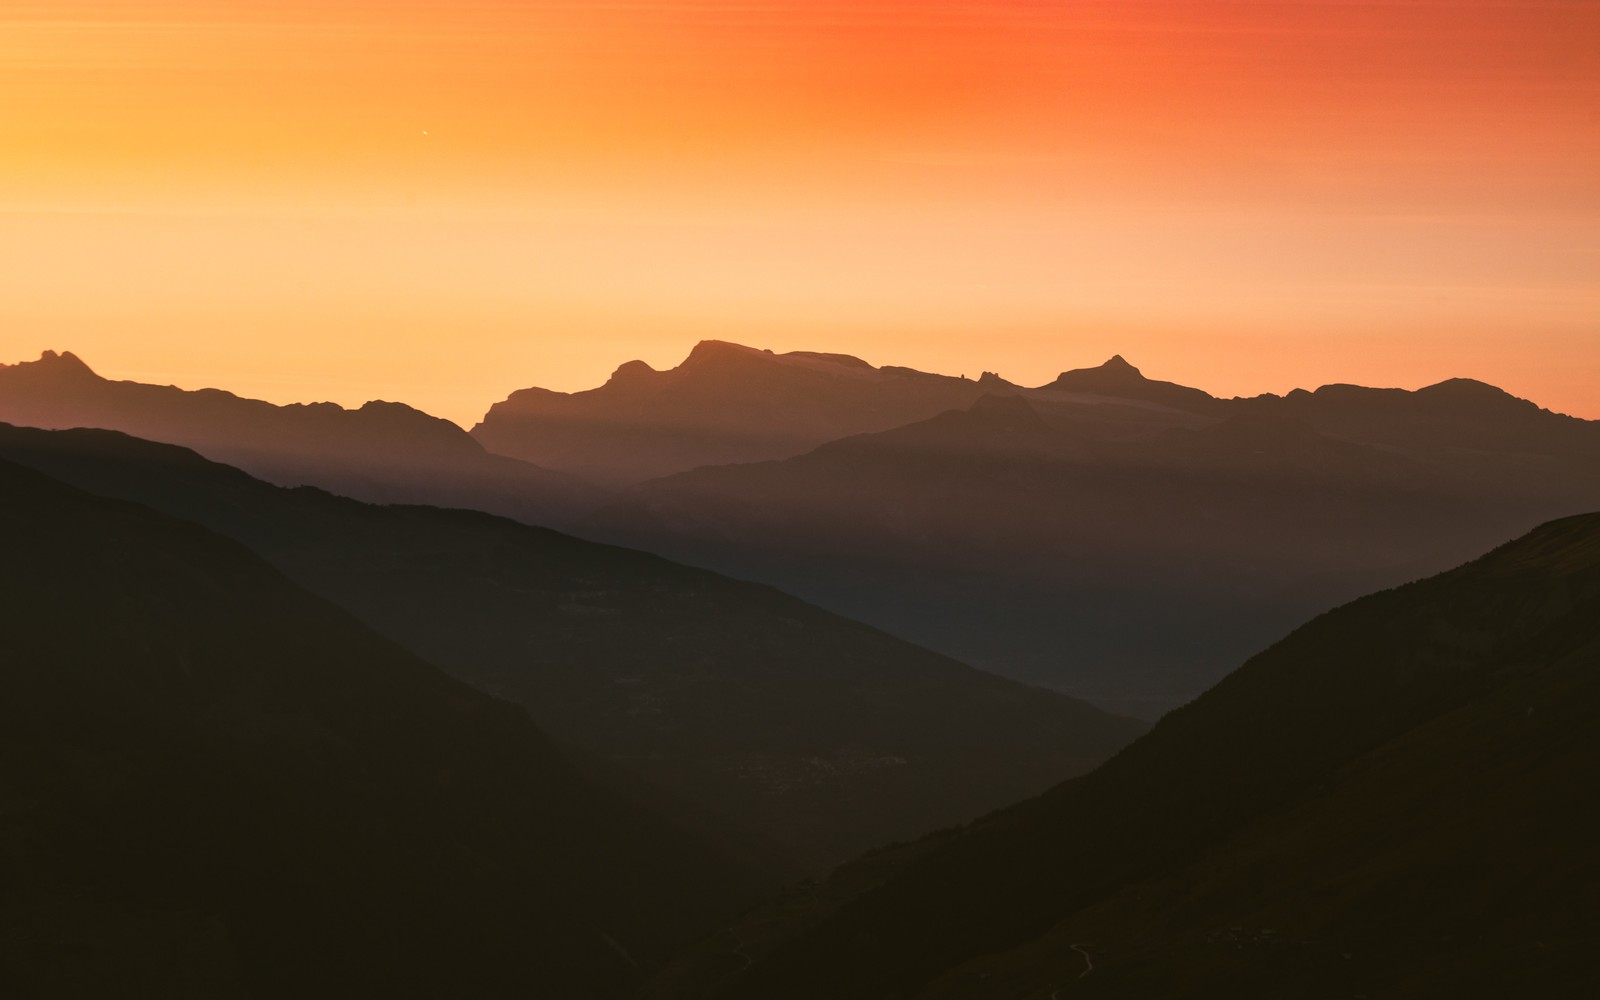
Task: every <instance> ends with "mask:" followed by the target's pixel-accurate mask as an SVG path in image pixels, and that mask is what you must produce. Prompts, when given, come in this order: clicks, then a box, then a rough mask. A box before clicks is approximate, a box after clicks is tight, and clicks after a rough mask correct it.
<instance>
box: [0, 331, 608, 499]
mask: <svg viewBox="0 0 1600 1000" xmlns="http://www.w3.org/2000/svg"><path fill="white" fill-rule="evenodd" d="M0 420H5V421H8V422H11V423H15V424H19V425H26V426H36V427H43V428H56V429H59V428H68V427H102V428H106V429H109V430H119V431H125V432H127V433H130V434H136V435H138V436H141V437H145V438H149V439H152V440H158V441H166V442H170V443H173V444H180V445H184V446H185V447H191V448H194V449H195V450H197V451H199V452H201V453H202V454H204V455H207V456H208V457H211V458H214V459H217V460H219V461H226V462H230V463H233V464H236V465H238V466H240V467H241V468H244V469H246V470H248V471H249V472H251V473H253V474H255V475H258V476H260V477H262V478H264V479H268V480H270V481H272V482H276V483H279V484H281V485H286V486H298V485H315V486H319V487H322V488H325V489H329V490H332V491H334V492H337V493H342V494H346V495H349V496H353V497H357V498H360V499H364V500H370V501H376V502H384V503H393V502H409V503H435V504H449V505H456V506H472V507H480V508H483V509H486V510H491V511H494V512H496V513H501V514H505V515H507V516H511V517H516V518H519V519H521V520H526V521H531V522H536V523H553V524H559V525H565V524H570V523H572V522H573V521H575V520H576V519H577V518H578V517H579V516H580V515H581V514H582V513H585V512H587V510H588V509H589V508H591V507H592V506H593V505H594V504H595V503H596V502H597V500H598V497H599V492H598V491H596V490H594V489H593V488H592V487H590V486H588V485H587V484H584V483H581V482H579V481H578V480H575V479H573V478H572V477H570V476H566V475H562V474H559V473H555V472H551V471H549V470H546V469H541V468H538V467H536V466H532V465H530V464H528V463H525V462H519V461H516V460H514V459H509V458H506V457H504V456H499V455H491V454H489V453H488V452H487V451H485V450H484V448H483V446H482V445H481V444H479V443H478V442H477V441H476V440H475V439H474V438H473V437H472V436H471V435H469V434H467V433H466V432H465V431H463V430H462V429H461V428H460V427H457V426H456V425H455V424H453V423H451V422H450V421H448V420H443V419H441V418H439V417H435V416H432V415H431V414H427V413H424V412H422V411H421V410H418V409H416V408H414V407H411V406H409V405H407V404H405V403H398V402H388V401H383V400H372V401H369V402H367V403H366V404H365V405H363V406H361V407H359V408H357V409H346V408H345V407H343V406H340V405H338V404H336V403H326V402H321V403H291V404H289V405H286V406H278V405H274V404H272V403H268V402H265V401H263V400H258V399H248V398H244V397H240V396H237V395H235V394H233V393H231V392H227V391H225V390H221V389H200V390H194V391H187V390H183V389H179V388H177V387H176V386H157V385H148V384H144V383H140V382H131V381H120V382H117V381H111V380H109V379H106V378H103V377H102V376H100V375H98V374H96V373H95V372H94V371H93V370H92V369H90V367H89V366H88V365H87V364H85V363H84V362H83V361H82V360H81V359H79V358H78V357H77V356H76V355H74V354H72V353H71V352H66V351H63V352H61V353H57V352H55V351H46V352H44V354H43V355H41V357H40V359H39V360H38V361H32V362H22V363H19V364H15V365H0Z"/></svg>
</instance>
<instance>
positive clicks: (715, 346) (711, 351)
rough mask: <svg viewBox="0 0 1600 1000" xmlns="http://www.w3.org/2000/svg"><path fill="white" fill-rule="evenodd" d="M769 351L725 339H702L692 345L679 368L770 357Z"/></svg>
mask: <svg viewBox="0 0 1600 1000" xmlns="http://www.w3.org/2000/svg"><path fill="white" fill-rule="evenodd" d="M771 356H772V352H771V351H762V350H757V349H756V348H754V347H745V346H744V345H743V344H735V343H732V342H731V341H727V340H702V341H700V343H698V344H696V345H694V350H692V351H690V352H689V356H688V357H687V358H685V359H684V361H683V364H681V365H679V366H678V367H680V368H689V367H698V366H701V365H708V364H726V363H728V362H730V361H733V362H737V361H744V360H748V359H750V358H757V357H771Z"/></svg>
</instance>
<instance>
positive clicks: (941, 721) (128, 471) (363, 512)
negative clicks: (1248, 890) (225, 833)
mask: <svg viewBox="0 0 1600 1000" xmlns="http://www.w3.org/2000/svg"><path fill="white" fill-rule="evenodd" d="M0 456H4V457H7V458H10V459H12V460H14V461H17V462H22V463H25V464H28V465H30V466H33V467H35V468H38V469H41V470H43V471H45V472H47V473H48V474H50V475H52V476H56V477H58V478H61V479H63V480H66V481H69V482H72V483H73V484H75V485H77V486H80V487H82V488H84V489H88V490H91V491H93V492H96V493H103V494H107V495H114V496H119V497H123V498H128V499H134V500H137V501H139V502H142V503H147V504H149V505H151V506H154V507H157V508H159V509H162V510H164V511H167V512H169V513H172V514H175V515H177V516H180V517H184V518H186V519H190V520H194V521H197V522H200V523H202V524H205V525H207V526H209V527H211V528H213V529H214V530H217V531H219V532H222V533H224V534H227V535H230V536H232V537H234V538H236V539H238V540H240V541H243V542H244V543H245V544H247V545H249V546H251V547H252V548H254V549H256V550H257V551H258V552H259V553H261V554H262V555H264V556H265V557H266V558H268V559H269V560H270V561H272V562H273V563H274V564H275V565H277V566H278V567H279V568H280V569H282V570H283V571H284V572H285V573H287V574H289V575H290V576H291V577H292V578H293V579H295V580H296V581H297V582H299V583H301V584H302V585H304V586H306V587H308V588H309V589H311V590H313V591H314V592H316V593H318V594H320V595H322V596H324V597H327V598H329V599H332V600H334V601H336V602H338V603H339V604H341V605H343V606H344V607H346V608H348V609H350V610H351V611H353V612H354V613H355V614H356V615H357V616H359V617H360V618H361V619H362V620H364V621H365V622H366V623H367V624H369V625H371V626H372V627H374V628H376V629H378V630H379V631H380V632H382V633H384V634H386V635H388V636H390V637H392V638H394V639H395V640H397V641H400V642H402V643H404V644H406V645H407V646H409V647H410V648H411V649H412V650H413V651H415V652H417V653H419V654H421V655H423V656H424V657H425V658H427V659H429V660H430V661H431V662H434V663H437V664H438V665H440V666H441V667H443V668H444V669H445V670H447V671H449V672H450V673H452V674H454V675H455V676H457V677H460V678H462V679H464V680H467V681H468V682H470V683H472V684H474V685H476V686H478V687H480V688H482V689H485V690H488V691H491V692H493V693H495V694H498V695H501V696H503V697H506V698H509V699H512V700H515V701H517V702H519V703H521V704H523V705H525V706H526V707H527V708H528V710H529V711H530V712H531V713H532V714H533V716H534V719H535V720H536V721H537V722H538V723H539V724H540V725H541V726H542V727H544V728H545V729H546V730H547V731H548V732H550V733H551V734H552V735H553V736H555V737H556V738H558V739H560V740H562V741H564V742H567V743H570V744H572V745H575V746H577V747H580V748H582V749H584V750H587V751H590V752H592V753H595V754H598V755H600V756H602V757H604V758H606V759H608V760H610V761H612V762H614V763H615V764H616V765H618V766H621V767H624V768H626V769H628V770H629V771H631V772H632V773H634V774H637V775H640V776H642V777H644V778H646V779H648V780H649V781H651V782H652V783H654V784H656V785H657V786H659V787H662V788H665V789H667V790H669V791H670V792H671V793H673V794H674V795H677V796H679V797H681V798H684V799H688V800H690V801H692V802H694V803H698V804H699V806H700V807H701V809H702V810H705V811H709V812H710V813H712V814H714V815H721V816H722V817H723V818H724V819H726V820H728V821H730V822H732V823H733V824H734V825H736V826H739V827H741V828H744V829H747V830H753V831H756V832H758V833H759V834H760V835H761V836H762V837H764V838H766V839H767V840H770V841H772V842H775V843H777V844H779V845H781V846H782V848H783V849H784V850H785V851H786V852H787V854H788V855H789V857H791V858H792V859H795V860H798V861H799V862H801V863H803V864H806V865H809V866H811V867H814V868H821V867H825V866H827V865H830V864H833V863H836V862H838V861H840V860H843V859H844V858H847V857H849V856H851V855H853V854H855V853H858V852H860V851H861V850H864V849H866V848H867V847H870V846H871V845H873V844H875V843H879V842H882V841H886V840H890V839H895V838H904V837H910V836H915V835H918V834H921V833H923V832H925V831H927V830H929V829H934V828H936V827H940V826H945V825H949V824H951V823H956V822H961V821H964V820H966V819H969V818H971V817H972V816H975V815H978V814H980V813H983V812H985V811H987V810H990V809H993V808H996V807H998V806H1000V805H1003V804H1005V803H1007V802H1009V801H1014V800H1015V799H1017V798H1020V797H1023V796H1026V795H1030V794H1035V793H1037V792H1038V791H1040V790H1042V789H1044V788H1046V787H1048V786H1049V785H1051V784H1053V783H1055V782H1056V781H1059V780H1061V779H1062V778H1064V777H1067V776H1070V775H1073V774H1080V773H1083V772H1084V771H1086V770H1088V769H1089V768H1090V767H1092V766H1094V765H1095V764H1096V763H1098V762H1099V761H1101V760H1103V759H1104V758H1105V757H1106V756H1108V755H1109V754H1110V753H1112V752H1113V751H1115V750H1116V749H1117V748H1119V747H1121V746H1122V745H1123V744H1125V743H1126V742H1127V741H1128V740H1130V739H1132V738H1133V737H1134V736H1135V735H1137V733H1138V732H1139V731H1140V730H1141V728H1142V727H1140V726H1139V725H1138V724H1136V723H1133V722H1131V721H1129V720H1126V719H1120V718H1116V717H1113V716H1109V715H1106V714H1105V713H1102V712H1100V711H1098V710H1096V709H1094V708H1092V707H1090V706H1088V705H1085V704H1083V703H1081V702H1077V701H1074V700H1072V699H1070V698H1066V697H1064V696H1061V695H1057V694H1054V693H1051V692H1047V691H1043V690H1041V689H1037V688H1030V687H1026V686H1023V685H1020V684H1017V683H1015V682H1011V681H1007V680H1004V679H1001V678H998V677H994V676H992V675H988V674H983V673H980V672H978V671H975V670H972V669H970V668H968V667H966V666H963V665H962V664H960V663H956V662H954V661H952V660H949V659H946V658H944V657H942V656H938V655H935V654H932V653H929V652H927V651H925V650H922V649H919V648H917V647H915V646H911V645H909V644H907V643H904V642H902V641H899V640H897V639H893V638H891V637H889V636H887V635H885V634H883V633H882V632H878V631H876V630H874V629H871V628H868V627H866V626H863V625H859V624H857V623H855V622H851V621H846V620H843V619H840V618H837V617H835V616H833V615H831V614H828V613H825V612H822V611H819V610H818V609H816V608H814V607H811V606H809V605H806V604H804V603H802V602H800V601H797V600H795V599H793V598H790V597H788V596H786V595H783V594H781V593H778V592H777V591H774V590H772V589H770V588H767V587H764V586H757V585H753V584H747V583H741V582H738V581H735V580H730V579H727V578H726V577H721V576H717V575H716V574H713V573H709V572H705V571H701V570H693V569H689V568H686V567H683V566H679V565H675V564H673V563H670V562H668V561H666V560H664V559H660V558H657V557H654V556H648V555H644V554H642V553H638V552H631V551H628V550H625V549H618V548H613V547H610V546H603V545H596V544H593V543H589V542H583V541H580V540H578V539H575V538H571V537H568V536H564V535H560V534H557V533H555V532H551V531H546V530H542V529H537V528H531V527H528V526H525V525H520V524H516V523H513V522H510V521H506V520H502V519H500V518H494V517H489V516H487V515H483V514H477V513H470V512H465V511H446V510H437V509H433V508H422V507H373V506H369V505H366V504H361V503H356V502H353V501H348V500H344V499H341V498H337V497H332V496H329V495H327V494H325V493H322V492H320V491H315V490H309V489H298V490H285V489H280V488H276V487H272V486H269V485H267V484H264V483H261V482H259V481H256V480H253V479H251V478H249V477H248V476H246V475H244V474H243V473H240V472H238V471H237V470H234V469H230V468H227V467H224V466H219V465H216V464H214V463H211V462H207V461H205V460H203V459H201V458H199V457H198V456H196V455H194V454H193V453H192V452H188V451H185V450H183V449H179V448H173V447H169V446H162V445H155V444H151V443H148V442H143V441H138V440H134V439H130V438H127V437H125V436H123V435H120V434H112V433H105V432H92V431H72V432H43V431H36V430H29V429H19V428H0Z"/></svg>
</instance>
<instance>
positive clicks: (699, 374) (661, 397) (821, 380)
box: [472, 340, 1014, 486]
mask: <svg viewBox="0 0 1600 1000" xmlns="http://www.w3.org/2000/svg"><path fill="white" fill-rule="evenodd" d="M1004 388H1014V387H1012V386H1010V383H1007V382H1004V381H1003V380H999V379H990V380H987V381H985V382H984V383H982V384H981V385H980V384H979V383H977V382H973V381H972V380H970V379H966V378H955V377H952V376H948V375H932V374H928V373H926V372H919V371H915V370H913V369H910V368H896V367H883V368H877V367H874V366H873V365H871V364H869V363H868V362H866V361H863V360H862V359H860V358H857V357H853V356H851V355H848V354H828V353H822V352H815V351H791V352H789V353H787V354H775V353H773V352H772V351H769V350H762V349H759V348H754V347H746V346H744V345H742V344H734V343H729V342H728V341H723V340H702V341H701V342H700V343H698V344H696V345H695V347H694V349H693V350H692V351H690V352H689V356H688V357H687V358H685V359H684V361H683V363H682V364H680V365H678V366H677V367H676V368H671V369H668V370H666V371H656V370H655V369H653V368H651V367H650V366H649V365H647V364H645V363H644V362H643V361H630V362H628V363H627V364H624V365H622V366H621V367H619V368H618V369H617V370H616V372H615V373H614V374H613V375H612V376H611V379H610V380H609V381H607V382H606V384H605V385H602V386H600V387H599V388H597V389H590V390H587V391H584V392H574V393H565V392H552V391H550V390H548V389H540V388H531V389H523V390H520V391H518V392H514V393H512V394H511V396H510V397H508V398H507V399H505V400H504V401H503V402H500V403H496V404H495V405H494V406H493V407H491V408H490V410H489V412H488V414H486V415H485V416H484V418H483V421H482V422H481V423H479V424H478V425H477V426H476V427H474V428H473V429H472V435H473V437H475V438H477V439H478V440H479V441H480V442H482V444H483V446H484V447H485V448H487V449H489V450H490V451H492V452H495V453H498V454H501V455H509V456H512V457H515V458H520V459H523V460H524V461H528V462H534V463H537V464H539V465H541V466H544V467H546V468H552V469H558V470H561V471H564V472H569V473H572V474H574V475H577V476H581V477H583V478H585V479H589V480H590V481H592V482H596V483H601V484H604V485H612V486H626V485H631V484H634V483H638V482H641V481H643V480H646V479H653V478H657V477H659V476H665V475H671V474H673V473H677V472H684V471H687V470H689V469H693V468H696V467H699V466H703V465H727V464H733V463H742V462H759V461H770V460H773V459H783V458H790V457H792V456H794V455H799V454H802V453H804V452H806V451H809V450H810V449H812V448H815V447H817V446H818V445H820V444H824V443H826V442H828V441H833V440H836V439H838V438H842V437H847V436H850V435H852V434H863V433H872V432H876V431H883V430H888V429H889V428H891V427H896V426H900V425H902V424H908V423H912V422H914V421H917V420H924V419H927V418H928V417H931V416H933V415H934V414H936V413H941V412H943V411H945V410H953V409H965V408H966V407H968V406H970V405H972V403H974V402H975V401H977V399H978V398H979V397H980V396H982V395H983V394H984V393H986V392H993V391H995V390H996V389H1004Z"/></svg>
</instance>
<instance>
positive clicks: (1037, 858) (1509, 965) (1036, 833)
mask: <svg viewBox="0 0 1600 1000" xmlns="http://www.w3.org/2000/svg"><path fill="white" fill-rule="evenodd" d="M1595 774H1600V515H1595V514H1591V515H1586V516H1579V517H1573V518H1568V519H1564V520H1560V521H1555V522H1552V523H1549V524H1546V525H1544V526H1542V527H1540V528H1538V529H1537V530H1535V531H1533V532H1532V533H1531V534H1528V535H1526V536H1525V537H1522V538H1520V539H1518V540H1517V541H1515V542H1513V543H1510V544H1507V545H1504V546H1502V547H1500V548H1498V549H1496V550H1495V551H1493V552H1491V553H1490V554H1488V555H1486V556H1484V557H1482V558H1480V559H1478V560H1476V561H1474V562H1472V563H1470V564H1467V565H1465V566H1462V567H1459V568H1457V569H1455V570H1453V571H1450V572H1447V573H1444V574H1442V575H1439V576H1436V577H1433V578H1430V579H1427V580H1423V581H1420V582H1416V583H1413V584H1410V585H1407V586H1404V587H1401V588H1398V589H1395V590H1390V591H1385V592H1381V593H1377V594H1373V595H1371V596H1368V597H1365V598H1362V599H1360V600H1358V601H1355V602H1353V603H1351V604H1349V605H1347V606H1344V607H1341V608H1339V609H1337V610H1334V611H1332V612H1329V613H1327V614H1324V615H1322V616H1321V617H1319V618H1317V619H1315V620H1313V621H1311V622H1310V623H1309V624H1306V625H1304V626H1303V627H1301V628H1299V629H1297V630H1296V631H1294V632H1293V633H1291V634H1290V635H1289V636H1288V637H1287V638H1285V639H1283V640H1282V641H1280V642H1278V643H1277V644H1275V645H1273V646H1272V647H1271V648H1269V649H1267V650H1266V651H1265V652H1262V653H1260V654H1259V655H1257V656H1255V657H1253V658H1252V659H1251V660H1249V661H1248V662H1247V663H1245V664H1244V666H1242V667H1241V668H1240V669H1238V670H1237V671H1236V672H1234V673H1233V674H1231V675H1230V676H1228V677H1227V678H1226V679H1225V680H1224V681H1223V682H1222V683H1220V684H1218V685H1217V686H1216V687H1215V688H1213V689H1212V690H1210V691H1208V692H1207V693H1206V694H1205V695H1204V696H1203V697H1201V698H1199V699H1198V700H1196V701H1195V702H1194V703H1193V704H1190V705H1188V706H1186V707H1184V708H1182V709H1179V710H1177V711H1175V712H1173V713H1171V714H1169V715H1168V716H1166V717H1165V718H1164V719H1163V720H1162V721H1161V722H1160V723H1159V724H1158V725H1157V726H1156V727H1155V728H1154V729H1152V730H1151V732H1149V733H1148V734H1146V735H1145V736H1144V737H1142V738H1141V739H1139V740H1138V741H1137V742H1135V743H1134V744H1133V745H1132V746H1130V747H1128V748H1127V749H1126V750H1124V751H1123V752H1122V753H1121V754H1119V755H1118V756H1117V757H1116V758H1115V759H1113V760H1112V761H1110V762H1109V763H1107V764H1106V765H1105V766H1103V767H1102V768H1100V769H1099V770H1097V771H1095V772H1094V773H1093V774H1091V775H1088V776H1086V777H1083V778H1079V779H1076V780H1073V781H1070V782H1067V783H1065V784H1063V785H1061V786H1060V787H1058V788H1056V789H1053V790H1052V791H1050V792H1049V793H1047V794H1045V795H1043V796H1041V797H1039V798H1037V799H1034V800H1031V801H1028V802H1025V803H1023V804H1021V805H1018V806H1016V807H1015V808H1012V809H1009V810H1005V811H1003V812H1000V813H997V814H995V815H993V816H990V817H986V818H985V819H983V820H981V821H978V822H976V823H974V824H972V825H971V826H969V827H967V828H965V829H963V830H960V831H955V832H951V833H946V834H942V835H940V836H938V837H934V838H930V839H929V840H927V841H925V842H923V843H921V844H917V845H911V846H903V847H899V848H892V849H890V850H888V851H886V852H882V853H880V854H878V855H874V856H872V857H869V858H866V859H864V860H863V861H861V862H860V863H858V864H856V865H852V866H848V867H847V868H845V869H841V872H840V874H839V875H838V876H836V877H835V878H834V879H833V880H831V881H830V883H828V884H827V885H824V886H822V887H819V888H817V889H815V890H813V891H811V892H810V893H808V894H806V895H805V896H803V897H790V898H788V899H785V900H781V901H780V902H779V903H776V904H773V905H771V906H769V907H766V908H764V909H761V910H758V911H755V912H753V913H752V914H750V915H748V916H747V917H746V918H744V919H743V920H741V921H740V922H739V923H737V924H735V925H734V927H733V928H732V929H731V930H729V931H725V932H723V933H721V934H719V935H716V936H714V937H713V938H710V939H708V941H707V942H706V944H704V945H703V946H702V947H701V948H700V949H699V950H698V951H697V953H696V957H694V958H693V959H692V960H686V961H685V963H681V965H680V967H678V968H676V969H675V970H673V972H672V974H671V975H669V976H668V977H666V978H665V979H663V981H662V982H661V983H660V984H658V992H657V994H656V995H661V996H688V995H694V996H700V995H714V996H721V997H751V998H756V997H760V998H779V997H817V996H830V997H883V996H903V997H913V996H915V997H929V998H933V997H941V998H943V997H949V998H955V997H961V998H985V997H996V998H999V997H1007V998H1018V997H1020V998H1045V997H1057V998H1060V997H1068V996H1082V997H1139V998H1162V997H1173V998H1177V997H1193V996H1273V997H1349V996H1373V997H1377V996H1384V997H1402V998H1403V997H1419V998H1420V997H1437V996H1506V995H1537V996H1585V995H1588V994H1589V993H1591V992H1593V990H1594V989H1595V988H1596V987H1600V963H1597V962H1596V961H1595V955H1596V953H1597V948H1600V878H1597V877H1596V876H1597V871H1600V870H1597V864H1600V852H1597V850H1596V847H1595V845H1596V844H1597V843H1600V812H1596V810H1594V809H1593V808H1591V804H1590V802H1589V798H1590V795H1591V792H1592V788H1591V785H1592V781H1593V776H1594V775H1595ZM735 944H737V947H738V950H737V951H736V952H735V951H734V947H735ZM734 959H737V961H734Z"/></svg>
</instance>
